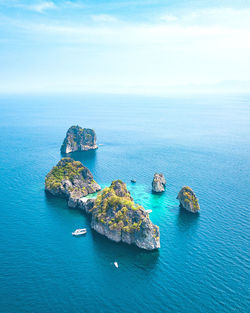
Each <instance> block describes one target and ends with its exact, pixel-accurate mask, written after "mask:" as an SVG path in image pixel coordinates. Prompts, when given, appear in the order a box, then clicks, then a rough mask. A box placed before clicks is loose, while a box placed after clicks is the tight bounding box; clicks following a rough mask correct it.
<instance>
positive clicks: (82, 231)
mask: <svg viewBox="0 0 250 313" xmlns="http://www.w3.org/2000/svg"><path fill="white" fill-rule="evenodd" d="M86 233H87V229H86V228H80V229H76V230H75V231H74V232H73V233H72V235H73V236H81V235H85V234H86Z"/></svg>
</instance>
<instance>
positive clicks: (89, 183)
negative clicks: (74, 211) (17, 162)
mask: <svg viewBox="0 0 250 313" xmlns="http://www.w3.org/2000/svg"><path fill="white" fill-rule="evenodd" d="M100 189H101V187H100V186H99V185H98V184H97V183H96V182H95V180H94V178H93V175H92V174H91V172H90V170H89V169H88V168H87V167H85V166H83V165H82V163H81V162H79V161H74V160H73V159H71V158H62V159H61V160H60V161H59V162H58V164H57V165H56V166H54V167H53V168H52V170H51V171H50V172H49V173H48V174H47V176H46V178H45V190H46V191H48V192H49V193H51V194H52V195H54V196H58V197H63V198H66V199H68V204H69V206H70V207H77V206H79V200H80V199H81V198H82V197H84V196H87V195H88V194H91V193H95V192H96V191H98V190H100Z"/></svg>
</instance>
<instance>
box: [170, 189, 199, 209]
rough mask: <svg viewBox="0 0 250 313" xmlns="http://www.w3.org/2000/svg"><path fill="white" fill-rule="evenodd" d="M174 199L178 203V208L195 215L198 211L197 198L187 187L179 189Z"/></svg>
mask: <svg viewBox="0 0 250 313" xmlns="http://www.w3.org/2000/svg"><path fill="white" fill-rule="evenodd" d="M176 199H178V200H179V201H180V206H181V207H183V208H184V209H186V210H187V211H189V212H192V213H196V212H198V211H199V210H200V206H199V203H198V198H197V197H196V195H195V193H194V192H193V190H192V189H191V188H190V187H188V186H184V187H182V188H181V190H180V192H179V193H178V196H177V198H176Z"/></svg>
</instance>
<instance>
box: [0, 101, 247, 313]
mask: <svg viewBox="0 0 250 313" xmlns="http://www.w3.org/2000/svg"><path fill="white" fill-rule="evenodd" d="M249 111H250V97H249V96H243V95H242V96H230V97H229V96H223V97H222V96H221V97H218V96H214V97H213V96H209V97H207V96H203V97H193V98H192V97H188V98H168V99H164V98H143V97H125V96H124V97H123V96H80V95H78V96H61V97H60V96H52V95H51V96H19V97H17V96H15V97H14V96H1V98H0V142H1V151H0V162H1V166H0V177H1V180H0V189H1V198H0V208H1V209H0V221H1V232H0V240H1V245H0V304H1V305H0V311H1V312H3V313H16V312H24V313H25V312H32V313H34V312H35V313H40V312H41V313H45V312H54V313H57V312H60V313H63V312H72V313H74V312H134V313H137V312H180V313H182V312H187V313H192V312H194V313H197V312H215V313H218V312H220V313H222V312H248V299H249V294H248V290H249V281H248V278H249V276H248V274H249V272H248V270H249V245H248V244H249V222H250V221H249V208H248V205H249V166H250V160H249V153H250V142H249V138H250V126H249ZM74 124H79V125H81V126H83V127H91V128H94V129H95V130H96V132H97V137H98V142H99V143H101V144H103V145H101V146H100V148H99V149H98V150H97V151H96V152H87V153H75V154H72V155H71V156H72V157H73V158H74V159H76V160H80V161H82V162H83V164H84V165H86V166H87V167H88V168H89V169H90V170H91V171H92V173H93V175H94V177H95V179H96V181H97V182H99V183H100V184H101V185H102V186H106V185H109V184H110V183H111V181H112V180H114V179H117V178H120V179H122V180H124V182H126V183H127V185H128V188H129V190H130V191H131V194H132V196H133V197H134V198H135V201H136V202H138V203H140V204H142V205H144V207H145V208H146V209H152V213H151V219H152V221H153V222H154V223H156V224H157V225H159V226H160V232H161V249H160V251H159V252H147V251H143V250H140V249H137V248H136V247H132V246H128V245H125V244H116V243H114V242H111V241H109V240H107V239H106V238H104V237H102V236H101V235H99V234H97V233H95V232H94V231H92V230H91V229H90V223H89V219H88V217H86V216H84V215H83V214H82V213H81V212H79V211H77V210H72V209H69V208H67V205H66V202H65V201H64V200H63V199H57V198H53V197H50V196H47V195H46V194H45V193H44V177H45V175H46V174H47V172H48V171H49V170H50V169H51V167H52V166H53V165H55V164H56V163H57V162H58V160H59V159H60V157H61V156H60V145H61V143H62V140H63V138H64V136H65V133H66V130H67V129H68V127H70V126H71V125H74ZM157 171H160V172H163V173H164V174H165V176H166V179H167V190H166V192H165V193H164V194H162V195H154V194H152V193H151V181H152V178H153V174H154V173H155V172H157ZM131 178H135V179H136V180H137V183H136V184H131V183H130V179H131ZM183 185H190V186H191V187H192V188H193V189H194V191H195V192H196V194H197V196H198V197H199V201H200V206H201V212H200V214H198V215H193V214H190V213H188V212H185V211H182V210H180V209H179V207H178V202H177V200H176V196H177V193H178V191H179V190H180V188H181V187H182V186H183ZM82 227H86V228H87V229H88V233H87V235H86V236H85V237H81V238H74V237H72V235H71V232H72V231H73V230H75V229H76V228H82ZM114 261H117V262H118V263H119V269H116V268H115V267H114V265H113V262H114Z"/></svg>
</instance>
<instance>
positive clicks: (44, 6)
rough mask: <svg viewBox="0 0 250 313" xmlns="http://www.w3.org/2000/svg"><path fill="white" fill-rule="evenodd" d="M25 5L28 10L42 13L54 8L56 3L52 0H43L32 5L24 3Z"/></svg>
mask: <svg viewBox="0 0 250 313" xmlns="http://www.w3.org/2000/svg"><path fill="white" fill-rule="evenodd" d="M25 7H26V8H27V9H29V10H32V11H36V12H39V13H43V12H44V11H46V10H49V9H55V8H56V5H55V3H54V2H52V1H44V2H40V3H37V4H33V5H26V6H25Z"/></svg>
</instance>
